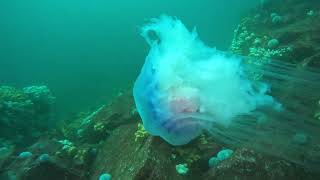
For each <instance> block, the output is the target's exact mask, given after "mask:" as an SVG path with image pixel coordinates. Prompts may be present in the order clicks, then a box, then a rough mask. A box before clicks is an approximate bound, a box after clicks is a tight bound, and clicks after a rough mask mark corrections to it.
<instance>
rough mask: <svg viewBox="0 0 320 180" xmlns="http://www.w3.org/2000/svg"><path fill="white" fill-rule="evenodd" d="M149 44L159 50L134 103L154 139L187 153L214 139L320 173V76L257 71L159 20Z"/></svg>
mask: <svg viewBox="0 0 320 180" xmlns="http://www.w3.org/2000/svg"><path fill="white" fill-rule="evenodd" d="M152 33H154V34H155V35H156V36H157V39H152V38H151V37H150V34H152ZM142 36H143V37H144V38H145V39H146V41H147V42H148V44H149V45H150V47H151V49H150V52H149V54H148V56H147V57H146V61H145V64H144V66H143V68H142V70H141V73H140V75H139V77H138V78H137V80H136V82H135V84H134V88H133V95H134V99H135V103H136V106H137V110H138V112H139V114H140V116H141V118H142V121H143V124H144V127H145V129H146V130H147V131H148V132H149V133H150V134H152V135H155V136H160V137H162V138H163V139H164V140H166V141H167V142H169V143H170V144H172V145H183V144H187V143H188V142H190V141H191V140H193V139H194V138H196V137H197V136H199V135H200V134H201V133H202V132H203V131H207V132H209V133H210V134H211V135H212V137H213V138H215V139H216V140H217V141H221V142H223V143H226V144H228V145H230V146H235V147H239V146H247V147H250V148H253V149H255V150H257V151H261V152H266V153H269V154H272V155H276V156H279V157H283V158H286V159H288V160H291V161H293V162H297V163H300V164H303V165H308V166H310V167H311V166H312V167H315V166H316V167H319V162H320V159H319V157H320V150H318V151H317V150H316V148H317V147H318V148H319V144H320V125H319V122H317V121H315V119H314V117H313V115H314V111H315V104H316V102H317V101H318V100H319V99H320V73H319V71H318V70H314V69H308V70H307V69H301V68H300V69H299V68H297V66H296V65H293V64H290V63H285V62H281V61H274V60H272V61H271V60H270V62H269V63H267V64H255V63H250V62H255V61H256V60H255V59H250V58H248V57H240V56H235V55H231V54H227V53H224V52H221V51H218V50H216V49H214V48H210V47H208V46H206V45H205V44H204V43H203V42H202V41H201V40H200V39H199V38H198V36H197V33H196V32H195V31H193V32H189V31H188V30H187V28H186V27H185V26H184V25H183V23H182V22H181V21H180V20H178V19H175V18H172V17H168V16H161V17H160V18H158V19H152V21H151V23H149V24H147V25H145V26H144V27H143V28H142ZM252 74H260V75H262V76H263V78H262V79H260V80H259V81H258V80H254V78H252ZM312 104H314V106H311V105H312Z"/></svg>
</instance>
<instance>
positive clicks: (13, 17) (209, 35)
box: [0, 0, 260, 114]
mask: <svg viewBox="0 0 320 180" xmlns="http://www.w3.org/2000/svg"><path fill="white" fill-rule="evenodd" d="M259 2H260V1H258V0H242V1H239V0H198V1H187V0H153V1H151V0H135V1H133V0H132V1H130V0H120V1H115V0H30V1H27V0H2V1H0V85H13V86H16V87H23V86H29V85H37V84H45V85H48V87H49V88H50V89H51V90H52V92H53V93H54V95H55V96H56V97H57V105H58V107H59V109H60V110H61V111H60V112H62V113H63V114H68V113H74V112H77V111H81V110H86V109H87V108H88V107H95V106H96V105H99V104H101V103H106V102H108V101H109V100H110V98H111V97H113V96H114V95H116V94H117V93H118V92H119V90H121V89H124V88H128V87H130V86H131V84H132V82H133V81H134V80H135V78H136V76H137V74H138V73H139V71H140V68H141V66H142V64H143V62H144V58H145V56H146V54H147V52H148V46H147V44H146V43H145V42H144V41H143V39H142V38H141V37H140V36H139V26H141V25H143V24H144V23H145V22H146V20H148V19H149V18H152V17H157V16H159V15H160V14H164V13H165V14H168V15H172V16H177V17H179V18H180V19H181V20H182V21H183V22H184V23H185V24H186V25H187V26H188V27H189V28H192V27H193V26H196V27H197V31H198V33H199V35H200V37H201V39H203V41H204V42H207V44H208V45H210V46H216V47H217V48H219V49H227V48H228V46H229V44H230V41H231V38H232V35H233V30H234V29H235V27H236V26H237V24H238V23H239V20H240V18H241V16H242V14H243V13H245V12H246V11H247V10H248V9H250V8H252V7H254V6H256V5H257V4H258V3H259Z"/></svg>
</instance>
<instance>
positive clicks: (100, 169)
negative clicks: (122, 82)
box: [91, 124, 184, 180]
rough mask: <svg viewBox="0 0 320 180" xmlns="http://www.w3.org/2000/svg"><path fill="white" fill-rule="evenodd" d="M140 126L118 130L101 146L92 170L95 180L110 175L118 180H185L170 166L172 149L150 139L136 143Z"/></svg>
mask: <svg viewBox="0 0 320 180" xmlns="http://www.w3.org/2000/svg"><path fill="white" fill-rule="evenodd" d="M136 131H137V124H128V125H123V126H120V127H118V128H117V129H115V130H114V131H113V133H112V134H111V135H110V137H109V138H108V139H107V140H106V141H105V142H103V144H101V148H100V150H99V153H98V156H97V158H96V161H95V162H94V164H93V166H92V171H91V172H92V176H91V179H92V180H96V179H98V177H99V176H100V174H103V173H110V174H111V175H112V177H114V179H119V180H122V179H123V180H129V179H135V180H139V179H141V180H164V179H175V180H179V179H184V178H183V177H182V176H180V175H178V174H177V173H176V170H175V164H174V163H172V162H171V160H170V157H171V147H170V146H169V145H168V144H167V143H165V142H164V141H162V140H161V139H159V138H156V137H151V136H148V137H146V138H144V139H143V140H142V141H135V137H134V133H135V132H136Z"/></svg>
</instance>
